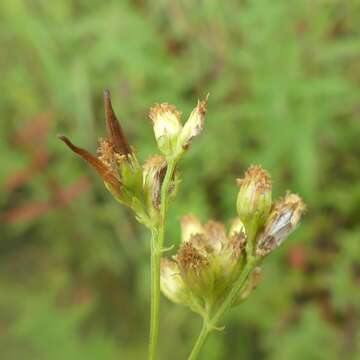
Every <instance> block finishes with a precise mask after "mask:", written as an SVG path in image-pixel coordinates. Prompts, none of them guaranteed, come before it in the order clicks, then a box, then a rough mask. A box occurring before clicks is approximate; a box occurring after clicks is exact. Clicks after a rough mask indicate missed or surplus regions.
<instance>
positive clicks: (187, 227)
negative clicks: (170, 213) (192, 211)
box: [181, 215, 205, 242]
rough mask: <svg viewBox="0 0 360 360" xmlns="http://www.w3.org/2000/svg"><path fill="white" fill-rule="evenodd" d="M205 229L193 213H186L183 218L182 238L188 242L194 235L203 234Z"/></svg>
mask: <svg viewBox="0 0 360 360" xmlns="http://www.w3.org/2000/svg"><path fill="white" fill-rule="evenodd" d="M204 233H205V230H204V228H203V226H202V225H201V223H200V221H199V220H198V219H197V218H196V217H195V216H193V215H186V216H183V217H182V218H181V240H182V242H188V241H190V240H191V238H192V237H193V236H194V235H198V234H201V235H203V234H204Z"/></svg>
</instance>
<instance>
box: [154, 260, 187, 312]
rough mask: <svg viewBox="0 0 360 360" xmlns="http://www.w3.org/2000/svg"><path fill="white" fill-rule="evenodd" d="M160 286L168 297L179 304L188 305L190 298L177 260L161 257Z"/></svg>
mask: <svg viewBox="0 0 360 360" xmlns="http://www.w3.org/2000/svg"><path fill="white" fill-rule="evenodd" d="M160 287H161V291H162V292H163V293H164V295H165V296H166V297H168V298H169V299H170V300H171V301H173V302H174V303H177V304H184V305H187V304H188V302H189V300H190V295H189V291H188V290H187V288H186V286H185V284H184V281H183V279H182V277H181V276H180V269H179V266H178V264H177V263H176V262H175V261H172V260H168V259H165V258H163V259H161V268H160Z"/></svg>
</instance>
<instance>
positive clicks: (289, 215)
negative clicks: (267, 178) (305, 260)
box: [256, 193, 305, 256]
mask: <svg viewBox="0 0 360 360" xmlns="http://www.w3.org/2000/svg"><path fill="white" fill-rule="evenodd" d="M304 211H305V204H304V202H303V201H302V200H301V198H300V197H299V196H298V195H296V194H291V193H288V194H286V196H285V197H284V198H283V199H281V200H280V201H278V202H277V203H275V205H274V207H273V209H272V210H271V213H270V215H269V218H268V220H267V221H266V223H265V227H264V230H263V232H262V233H261V234H260V235H259V237H258V239H257V246H256V255H257V256H265V255H268V254H269V253H270V252H271V251H273V250H274V249H276V248H277V247H279V246H280V245H281V244H282V243H283V242H284V241H285V239H286V238H287V237H288V235H289V234H290V233H291V232H292V231H293V230H294V229H295V227H296V225H297V224H298V223H299V222H300V219H301V216H302V215H303V213H304Z"/></svg>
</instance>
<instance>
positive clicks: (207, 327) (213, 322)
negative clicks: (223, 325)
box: [189, 257, 257, 360]
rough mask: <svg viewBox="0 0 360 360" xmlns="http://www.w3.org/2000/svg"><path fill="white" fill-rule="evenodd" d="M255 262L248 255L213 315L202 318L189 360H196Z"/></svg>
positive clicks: (241, 287) (242, 285)
mask: <svg viewBox="0 0 360 360" xmlns="http://www.w3.org/2000/svg"><path fill="white" fill-rule="evenodd" d="M256 264H257V260H256V259H255V258H253V257H249V259H248V261H247V264H246V265H245V267H244V269H243V271H242V273H241V275H240V277H239V278H238V280H237V281H236V282H235V284H234V286H233V287H232V289H231V291H230V292H229V294H228V295H227V296H226V298H225V300H224V301H223V302H222V304H221V305H220V307H219V308H218V310H217V311H216V313H215V315H214V316H213V317H212V318H211V319H209V320H208V321H206V320H204V324H203V327H202V329H201V332H200V335H199V337H198V339H197V340H196V343H195V345H194V348H193V350H192V351H191V354H190V356H189V360H196V359H197V357H198V355H199V353H200V350H201V348H202V346H203V345H204V343H205V341H206V338H207V336H208V334H209V333H210V331H212V330H215V329H216V326H217V323H218V321H219V320H220V318H221V317H222V316H223V315H224V313H225V312H226V311H227V310H228V309H229V308H230V307H231V305H232V304H233V303H234V301H235V299H236V298H237V296H238V295H239V293H240V292H241V290H242V289H243V287H244V285H245V283H246V280H247V279H248V277H249V275H250V274H251V272H252V271H253V269H254V268H255V266H256Z"/></svg>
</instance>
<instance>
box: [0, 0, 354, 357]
mask: <svg viewBox="0 0 360 360" xmlns="http://www.w3.org/2000/svg"><path fill="white" fill-rule="evenodd" d="M0 29H1V31H0V46H1V50H0V70H1V82H0V93H1V96H0V116H1V121H0V131H1V141H0V163H1V166H0V174H1V176H0V178H1V184H0V186H1V191H0V208H1V223H0V226H1V239H0V358H1V359H4V360H23V359H26V360H35V359H36V360H43V359H46V360H48V359H49V360H53V359H54V360H57V359H70V360H72V359H74V360H75V359H77V360H78V359H86V360H89V359H105V360H107V359H109V360H112V359H145V357H146V352H147V335H148V322H149V286H150V284H149V234H148V233H147V232H146V231H145V230H144V229H143V228H142V227H141V226H140V225H139V224H137V223H136V221H135V220H134V219H133V218H132V214H131V213H130V212H129V211H128V210H126V209H124V208H123V207H122V206H119V205H118V204H117V203H116V202H115V201H114V200H113V199H112V198H111V196H110V194H109V193H107V192H106V190H105V189H104V187H103V185H102V183H101V181H100V180H99V179H98V178H97V177H96V176H95V175H94V173H93V171H92V170H91V169H90V168H89V167H87V166H86V165H85V164H84V163H83V162H82V161H81V160H80V159H78V158H76V157H75V156H74V155H73V154H72V153H70V152H69V151H68V150H67V149H66V148H65V146H64V145H63V144H62V143H60V142H59V141H58V140H57V139H56V134H57V133H59V132H62V133H66V134H67V135H69V136H70V138H71V139H73V140H74V142H75V143H77V144H79V145H82V146H84V147H86V148H88V149H91V150H92V151H95V148H96V139H97V137H99V136H103V135H104V133H105V132H104V129H105V127H104V115H103V113H104V110H103V105H102V90H103V88H104V87H108V88H110V89H111V91H112V95H113V104H114V108H115V111H116V112H117V114H118V116H119V118H120V120H121V122H122V125H123V127H124V129H125V132H126V133H127V135H128V137H129V139H130V140H131V143H132V144H133V145H134V147H135V148H136V150H137V152H138V154H139V157H140V159H141V160H142V161H144V160H145V159H146V158H147V157H148V156H149V155H150V154H152V153H155V152H156V151H157V150H156V146H155V142H154V140H153V134H152V128H151V123H150V121H149V120H148V118H147V111H148V109H149V107H150V106H151V105H152V104H153V103H155V102H164V101H166V102H170V103H173V104H175V105H176V106H177V107H178V108H179V109H180V110H181V111H182V112H183V115H184V118H186V117H187V115H188V114H189V112H190V110H191V109H192V108H193V107H194V106H195V104H196V102H197V99H198V98H202V97H204V96H205V95H206V94H207V93H208V92H209V93H210V94H211V95H210V99H209V111H208V116H207V120H206V128H205V131H204V132H203V134H202V135H201V137H200V138H198V139H196V141H194V144H193V146H192V148H191V151H189V153H188V154H187V155H186V157H185V158H184V160H183V161H182V164H181V171H182V173H183V181H182V185H181V189H180V192H179V194H178V196H177V199H176V201H175V202H174V203H173V204H172V206H171V210H170V214H169V226H168V229H167V239H168V240H167V241H168V243H170V242H178V241H179V218H180V217H181V216H182V215H185V214H188V213H194V214H196V215H197V216H199V217H200V218H201V219H202V220H206V219H208V218H215V219H218V220H221V221H224V222H226V223H229V221H230V219H231V218H232V217H234V216H235V199H236V194H237V187H236V185H235V178H236V177H240V176H241V175H242V173H243V171H244V170H245V169H246V168H247V167H248V166H249V165H250V164H254V163H260V164H262V165H263V166H264V167H265V168H266V169H268V171H269V172H270V173H271V174H272V177H273V181H274V191H275V196H279V195H281V194H282V193H284V192H285V191H286V190H287V189H292V190H293V191H295V192H298V193H299V194H301V195H302V197H303V198H304V200H305V202H306V203H307V205H308V212H307V215H306V217H305V218H304V221H303V223H302V225H301V226H300V228H299V229H298V230H297V231H296V233H294V234H293V235H292V236H291V238H290V239H289V240H288V241H287V243H286V244H285V246H283V247H282V248H281V249H279V250H278V251H276V253H274V254H273V255H272V256H271V257H270V258H269V259H268V261H267V262H266V264H265V266H264V268H263V274H264V280H263V283H262V284H261V285H260V286H259V287H258V289H257V290H256V291H255V292H254V293H253V294H252V296H251V297H250V298H249V300H248V301H247V302H245V303H244V304H243V305H242V306H241V307H239V308H237V309H234V310H232V311H231V312H230V313H229V314H228V315H227V317H226V318H225V319H223V321H224V324H226V329H225V330H224V331H223V332H219V333H216V334H213V335H212V336H211V337H210V339H209V341H208V343H207V344H206V347H205V349H204V351H203V352H202V356H201V359H208V360H212V359H240V358H241V359H244V360H245V359H269V360H275V359H276V360H289V359H291V360H297V359H301V360H303V359H307V360H332V359H340V358H341V359H343V360H345V359H346V360H347V359H349V360H355V359H360V330H359V326H360V236H359V235H360V231H359V230H360V222H359V218H360V215H359V214H360V166H359V163H360V141H359V137H360V91H359V85H360V3H359V1H357V0H348V1H343V0H308V1H306V0H299V1H287V0H276V1H274V0H247V1H245V0H243V1H235V0H229V1H216V0H203V1H190V0H182V1H167V0H161V1H150V0H149V1H146V0H136V1H135V0H134V1H125V0H122V1H115V0H110V1H107V2H104V1H99V0H90V1H85V0H62V1H45V0H2V1H1V3H0ZM199 329H200V319H199V318H197V317H196V315H194V314H192V313H190V311H188V310H187V309H185V308H182V307H180V306H175V305H173V304H171V303H170V302H168V301H167V300H166V299H164V298H163V299H162V317H161V335H160V336H161V337H160V355H161V356H160V358H161V359H173V360H177V359H185V358H186V355H187V354H188V352H189V350H190V348H191V346H192V344H193V342H194V340H195V336H196V335H197V333H198V331H199Z"/></svg>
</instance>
